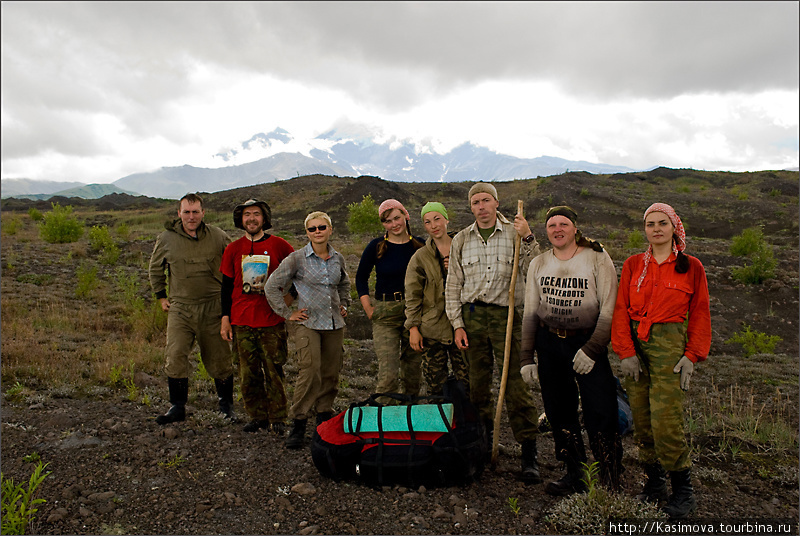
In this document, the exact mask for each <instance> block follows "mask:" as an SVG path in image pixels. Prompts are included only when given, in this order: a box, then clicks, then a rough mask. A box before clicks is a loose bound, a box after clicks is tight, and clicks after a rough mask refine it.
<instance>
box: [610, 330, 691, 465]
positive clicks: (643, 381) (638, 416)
mask: <svg viewBox="0 0 800 536" xmlns="http://www.w3.org/2000/svg"><path fill="white" fill-rule="evenodd" d="M638 325H639V323H638V322H636V321H633V322H631V334H632V337H633V341H634V345H635V346H636V355H637V356H639V362H640V363H641V365H642V372H640V373H639V381H638V382H637V381H634V380H633V378H628V379H627V380H626V383H625V390H626V391H627V393H628V401H629V403H630V405H631V412H632V413H633V439H634V442H635V443H636V445H637V446H638V447H639V461H641V462H642V463H644V464H652V463H656V462H661V466H662V467H663V468H664V469H665V470H667V471H682V470H684V469H688V468H689V467H691V465H692V460H691V459H690V457H689V447H688V445H687V443H686V433H685V431H684V423H683V401H684V392H683V390H682V389H681V382H680V379H681V376H680V374H675V373H674V372H673V369H674V368H675V365H676V364H677V363H678V361H679V360H680V358H681V356H683V351H684V348H685V347H686V326H685V325H684V324H681V323H669V324H653V326H652V328H650V337H649V340H648V341H646V342H645V341H641V340H639V339H638V337H637V336H636V329H637V327H638Z"/></svg>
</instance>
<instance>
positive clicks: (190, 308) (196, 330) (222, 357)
mask: <svg viewBox="0 0 800 536" xmlns="http://www.w3.org/2000/svg"><path fill="white" fill-rule="evenodd" d="M221 321H222V305H221V303H220V300H219V299H215V300H209V301H207V302H204V303H198V304H185V303H178V302H171V303H170V307H169V313H168V314H167V347H166V350H165V355H166V365H165V366H164V370H165V371H166V373H167V376H168V377H170V378H188V377H189V355H191V353H192V350H193V349H194V343H195V340H196V341H197V344H198V346H200V359H201V360H202V362H203V365H204V366H205V367H206V371H207V372H208V375H209V376H211V377H212V378H214V379H215V380H224V379H226V378H227V377H228V376H231V375H232V374H233V365H232V363H231V347H230V345H229V344H228V342H227V341H225V340H224V339H223V338H222V337H221V336H220V334H219V329H220V323H221Z"/></svg>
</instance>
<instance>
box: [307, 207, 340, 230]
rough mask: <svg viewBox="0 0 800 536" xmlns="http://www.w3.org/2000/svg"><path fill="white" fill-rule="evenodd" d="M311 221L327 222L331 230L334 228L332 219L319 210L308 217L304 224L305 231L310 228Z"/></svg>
mask: <svg viewBox="0 0 800 536" xmlns="http://www.w3.org/2000/svg"><path fill="white" fill-rule="evenodd" d="M311 220H325V221H326V222H328V225H329V226H330V227H331V228H333V223H332V222H331V217H330V216H328V215H327V214H325V213H324V212H321V211H319V210H317V211H315V212H312V213H311V214H309V215H308V216H306V220H305V221H304V222H303V228H304V229H307V228H308V222H310V221H311Z"/></svg>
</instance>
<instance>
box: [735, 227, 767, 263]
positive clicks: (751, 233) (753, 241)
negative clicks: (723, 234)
mask: <svg viewBox="0 0 800 536" xmlns="http://www.w3.org/2000/svg"><path fill="white" fill-rule="evenodd" d="M765 244H766V242H765V241H764V233H763V232H762V231H761V228H760V227H750V228H749V229H745V230H744V231H742V234H739V235H736V236H734V237H733V240H732V241H731V247H730V252H731V255H736V256H737V257H747V256H748V255H750V254H751V253H755V252H756V251H758V250H759V249H761V248H762V247H763V246H764V245H765Z"/></svg>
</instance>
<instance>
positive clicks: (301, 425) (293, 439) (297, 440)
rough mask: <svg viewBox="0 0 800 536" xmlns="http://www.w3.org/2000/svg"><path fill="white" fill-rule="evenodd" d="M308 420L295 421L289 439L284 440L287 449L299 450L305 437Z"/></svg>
mask: <svg viewBox="0 0 800 536" xmlns="http://www.w3.org/2000/svg"><path fill="white" fill-rule="evenodd" d="M307 423H308V419H295V420H294V425H293V426H292V431H291V432H290V433H289V437H287V438H286V448H287V449H299V448H301V447H302V446H303V441H304V440H305V437H306V424H307Z"/></svg>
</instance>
